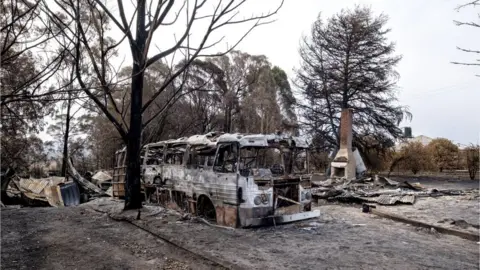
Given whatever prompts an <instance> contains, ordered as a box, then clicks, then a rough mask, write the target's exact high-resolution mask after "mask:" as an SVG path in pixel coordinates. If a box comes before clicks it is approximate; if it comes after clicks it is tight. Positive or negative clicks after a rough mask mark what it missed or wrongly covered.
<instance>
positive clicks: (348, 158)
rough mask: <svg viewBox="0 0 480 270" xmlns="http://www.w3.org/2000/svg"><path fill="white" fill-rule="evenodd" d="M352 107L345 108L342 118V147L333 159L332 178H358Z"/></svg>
mask: <svg viewBox="0 0 480 270" xmlns="http://www.w3.org/2000/svg"><path fill="white" fill-rule="evenodd" d="M352 119H353V114H352V109H343V111H342V115H341V118H340V148H339V150H338V152H337V155H336V156H335V158H334V159H333V162H332V163H331V165H332V172H331V177H332V178H346V179H355V178H356V163H355V157H354V156H353V151H352V137H353V134H352Z"/></svg>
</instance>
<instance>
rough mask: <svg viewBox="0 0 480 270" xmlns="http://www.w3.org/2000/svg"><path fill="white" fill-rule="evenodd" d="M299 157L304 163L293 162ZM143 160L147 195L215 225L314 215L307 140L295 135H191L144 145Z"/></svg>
mask: <svg viewBox="0 0 480 270" xmlns="http://www.w3.org/2000/svg"><path fill="white" fill-rule="evenodd" d="M159 153H160V154H159ZM298 156H300V157H301V159H302V160H303V161H302V162H303V166H295V164H294V163H295V162H296V160H295V158H294V157H298ZM142 162H143V165H142V166H143V167H142V179H143V181H144V184H145V186H146V187H148V188H149V189H148V188H147V190H150V191H152V190H154V192H147V193H150V194H147V196H148V197H149V198H151V199H152V200H155V201H158V202H161V203H163V204H166V205H168V206H172V207H178V208H180V209H182V210H185V211H189V212H191V213H195V214H198V215H202V216H207V217H209V218H212V219H213V218H215V220H216V222H217V224H220V225H225V226H231V227H249V226H258V225H265V224H275V223H276V224H280V223H285V222H291V221H296V220H301V219H306V218H311V217H316V216H319V212H318V211H311V193H310V187H311V186H310V178H311V175H310V174H309V173H308V167H307V166H308V151H307V144H306V143H305V141H302V140H301V139H300V138H295V137H287V136H280V135H261V134H260V135H242V134H220V135H216V134H213V133H210V134H206V135H195V136H192V137H189V138H181V139H177V140H169V141H162V142H158V143H153V144H148V145H146V146H145V147H144V151H143V156H142ZM302 162H300V163H302ZM297 163H298V162H297ZM270 165H271V166H270ZM297 165H298V164H297ZM298 167H303V168H302V169H298Z"/></svg>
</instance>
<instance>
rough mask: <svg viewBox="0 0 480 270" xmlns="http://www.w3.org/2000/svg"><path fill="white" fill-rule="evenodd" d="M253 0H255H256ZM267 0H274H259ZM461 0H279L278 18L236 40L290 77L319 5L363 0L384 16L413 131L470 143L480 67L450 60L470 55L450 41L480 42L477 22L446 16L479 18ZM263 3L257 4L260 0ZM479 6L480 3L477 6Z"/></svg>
mask: <svg viewBox="0 0 480 270" xmlns="http://www.w3.org/2000/svg"><path fill="white" fill-rule="evenodd" d="M258 2H260V1H258ZM262 2H264V3H265V2H271V3H274V2H273V1H262ZM464 2H466V1H465V0H421V1H418V0H395V1H393V0H390V1H385V0H384V1H380V0H370V1H353V0H335V1H325V0H324V1H319V0H301V1H299V0H286V1H285V4H284V6H283V7H282V9H281V10H280V12H279V14H278V16H277V18H278V20H277V21H276V22H275V23H273V24H271V25H265V26H262V27H260V28H257V29H256V30H255V32H253V33H252V34H251V35H249V36H248V38H247V39H246V40H245V41H244V42H243V43H241V44H240V46H239V47H238V48H239V49H240V50H243V51H246V52H248V53H250V54H264V55H266V56H267V57H268V58H269V60H270V61H271V62H272V64H274V65H278V66H280V67H281V68H283V69H284V70H285V71H286V72H287V73H288V74H289V76H290V77H291V78H293V76H294V72H293V69H294V68H295V67H298V66H299V55H298V47H299V41H300V38H301V36H302V35H303V34H309V32H310V29H311V25H312V23H313V22H314V21H315V20H316V18H317V16H318V14H319V12H322V16H325V17H329V16H331V15H332V14H335V13H337V12H339V11H340V10H341V9H342V8H352V7H354V6H355V4H365V5H368V6H370V7H371V8H372V9H373V10H374V12H375V13H376V14H380V13H382V12H383V13H385V14H387V15H388V16H389V17H390V21H389V23H388V27H389V28H391V29H392V31H391V33H390V35H389V36H390V39H391V41H394V42H396V44H397V53H398V54H402V55H403V59H402V61H401V62H400V64H399V65H398V69H397V70H398V72H399V73H400V80H399V82H398V86H399V87H400V93H399V100H400V103H401V104H403V105H407V106H409V108H410V111H411V112H412V113H413V119H412V121H411V122H406V123H402V126H407V125H408V126H411V127H412V129H413V134H414V135H426V136H429V137H445V138H448V139H450V140H453V141H454V142H456V143H462V144H467V143H477V142H478V140H479V136H480V133H479V131H480V78H479V77H475V76H474V75H475V74H480V68H478V67H465V66H458V65H453V64H451V63H450V62H451V61H462V60H463V61H472V60H473V59H478V56H477V58H473V57H472V55H469V54H467V53H462V52H460V51H457V50H456V46H460V47H465V48H470V49H476V50H478V49H480V29H474V28H468V27H467V26H463V27H459V26H455V25H454V23H453V20H466V21H468V20H469V21H476V22H478V21H479V18H478V15H477V14H476V13H475V12H474V11H473V9H472V8H465V9H463V10H462V11H461V12H456V11H455V7H457V6H458V5H459V4H461V3H464ZM264 3H262V5H264ZM476 12H477V13H480V8H477V10H476Z"/></svg>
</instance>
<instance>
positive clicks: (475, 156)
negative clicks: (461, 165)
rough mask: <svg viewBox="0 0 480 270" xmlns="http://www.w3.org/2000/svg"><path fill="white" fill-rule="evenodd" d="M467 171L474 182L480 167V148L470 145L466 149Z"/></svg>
mask: <svg viewBox="0 0 480 270" xmlns="http://www.w3.org/2000/svg"><path fill="white" fill-rule="evenodd" d="M465 155H466V161H467V169H468V174H469V176H470V179H472V180H474V179H475V177H476V175H477V172H478V170H479V166H480V162H479V161H480V146H478V145H470V146H469V147H467V148H466V149H465Z"/></svg>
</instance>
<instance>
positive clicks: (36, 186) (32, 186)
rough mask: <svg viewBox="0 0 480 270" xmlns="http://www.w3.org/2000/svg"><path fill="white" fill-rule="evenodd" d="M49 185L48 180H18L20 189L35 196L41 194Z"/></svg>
mask: <svg viewBox="0 0 480 270" xmlns="http://www.w3.org/2000/svg"><path fill="white" fill-rule="evenodd" d="M49 183H50V181H49V179H30V178H28V179H20V188H21V189H24V190H25V191H30V192H32V193H35V194H41V193H42V192H43V190H44V189H45V187H46V186H48V184H49Z"/></svg>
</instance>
